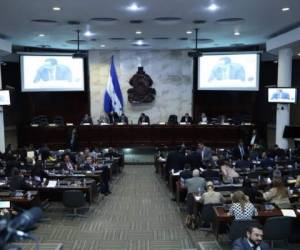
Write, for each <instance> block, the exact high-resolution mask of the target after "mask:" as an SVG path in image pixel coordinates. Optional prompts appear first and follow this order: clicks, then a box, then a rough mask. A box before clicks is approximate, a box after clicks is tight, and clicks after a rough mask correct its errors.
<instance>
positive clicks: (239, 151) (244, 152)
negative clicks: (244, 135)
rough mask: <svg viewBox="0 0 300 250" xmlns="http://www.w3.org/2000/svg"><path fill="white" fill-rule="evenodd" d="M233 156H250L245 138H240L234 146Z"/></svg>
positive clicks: (241, 157) (236, 157)
mask: <svg viewBox="0 0 300 250" xmlns="http://www.w3.org/2000/svg"><path fill="white" fill-rule="evenodd" d="M232 156H233V158H234V159H235V160H238V159H243V158H244V157H245V156H246V157H247V156H248V149H247V147H246V146H245V144H244V142H243V140H239V142H238V144H237V145H236V147H234V148H233V150H232Z"/></svg>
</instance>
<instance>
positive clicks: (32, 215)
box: [7, 207, 42, 231]
mask: <svg viewBox="0 0 300 250" xmlns="http://www.w3.org/2000/svg"><path fill="white" fill-rule="evenodd" d="M41 217H42V209H40V208H39V207H33V208H31V209H29V210H27V211H25V212H23V213H22V214H21V215H20V216H18V217H16V218H14V219H13V220H11V221H10V222H9V223H8V225H7V228H8V231H14V230H22V231H24V230H27V229H28V228H30V227H31V226H32V225H34V224H35V223H36V222H37V221H38V220H39V219H40V218H41Z"/></svg>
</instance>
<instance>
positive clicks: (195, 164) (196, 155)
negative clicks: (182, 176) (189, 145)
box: [187, 151, 202, 170]
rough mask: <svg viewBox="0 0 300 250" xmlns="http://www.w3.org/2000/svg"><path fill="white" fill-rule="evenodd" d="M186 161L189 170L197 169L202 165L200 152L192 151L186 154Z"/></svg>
mask: <svg viewBox="0 0 300 250" xmlns="http://www.w3.org/2000/svg"><path fill="white" fill-rule="evenodd" d="M187 162H188V163H189V164H190V168H191V170H194V169H195V168H197V169H199V168H200V167H201V166H202V157H201V152H198V151H192V152H191V153H190V154H189V155H188V156H187Z"/></svg>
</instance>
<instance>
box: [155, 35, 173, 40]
mask: <svg viewBox="0 0 300 250" xmlns="http://www.w3.org/2000/svg"><path fill="white" fill-rule="evenodd" d="M152 39H153V40H169V39H170V38H169V37H163V36H162V37H153V38H152Z"/></svg>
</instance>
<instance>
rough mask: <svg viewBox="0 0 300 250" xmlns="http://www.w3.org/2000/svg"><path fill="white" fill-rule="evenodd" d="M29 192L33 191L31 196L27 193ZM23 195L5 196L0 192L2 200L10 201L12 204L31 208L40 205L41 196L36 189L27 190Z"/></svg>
mask: <svg viewBox="0 0 300 250" xmlns="http://www.w3.org/2000/svg"><path fill="white" fill-rule="evenodd" d="M27 192H30V193H31V196H30V198H28V196H27V195H26V194H27ZM27 192H26V193H25V194H24V195H23V196H18V197H17V196H12V195H9V196H6V195H5V196H3V195H1V193H0V200H1V201H10V202H11V203H12V204H14V205H16V206H18V207H22V208H31V207H34V206H37V205H40V197H39V194H38V193H37V192H36V191H27Z"/></svg>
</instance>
